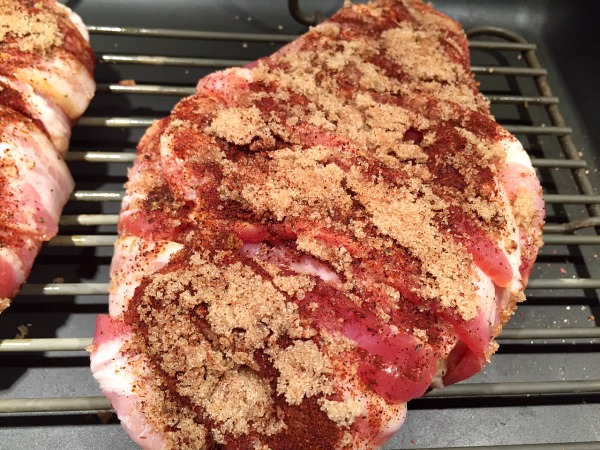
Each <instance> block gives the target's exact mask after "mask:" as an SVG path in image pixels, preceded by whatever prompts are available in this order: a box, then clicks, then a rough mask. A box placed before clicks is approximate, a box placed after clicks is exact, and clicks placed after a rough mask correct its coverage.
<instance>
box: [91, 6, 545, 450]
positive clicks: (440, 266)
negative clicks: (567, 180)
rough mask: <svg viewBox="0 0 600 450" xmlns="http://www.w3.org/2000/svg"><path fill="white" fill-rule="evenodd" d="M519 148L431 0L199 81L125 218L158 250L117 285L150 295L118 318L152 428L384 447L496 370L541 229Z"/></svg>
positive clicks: (148, 165) (166, 124)
mask: <svg viewBox="0 0 600 450" xmlns="http://www.w3.org/2000/svg"><path fill="white" fill-rule="evenodd" d="M512 139H514V138H512V137H510V135H508V134H507V133H506V132H505V131H504V130H503V129H502V128H501V127H500V126H499V125H497V124H496V123H495V122H494V120H493V118H492V117H491V115H490V114H489V111H488V104H487V102H486V101H485V99H484V98H483V96H482V95H481V94H479V93H478V91H477V85H476V83H475V81H474V79H473V76H472V74H471V73H470V70H469V57H468V50H467V45H466V39H465V37H464V34H463V32H462V30H461V28H460V26H459V25H458V24H457V23H455V22H454V21H452V20H451V19H449V18H447V17H446V16H443V15H441V14H439V13H437V12H435V11H433V10H432V9H431V8H430V7H429V6H425V5H423V4H422V3H420V2H418V1H399V0H396V1H394V0H380V1H378V2H374V3H372V4H369V5H347V6H346V7H345V8H343V9H342V10H341V11H340V12H339V13H338V14H336V15H335V16H334V17H332V18H331V19H330V20H329V21H327V22H325V23H324V24H322V25H319V26H317V27H314V28H313V29H311V30H310V31H309V32H308V33H307V34H306V35H304V36H302V37H301V38H300V39H298V40H296V41H294V42H292V43H291V44H289V45H287V46H286V47H284V48H283V49H282V50H280V51H279V52H277V53H275V54H274V55H273V56H271V57H268V58H264V59H262V60H259V61H258V62H256V63H254V64H252V65H251V66H250V67H246V68H235V69H229V70H226V71H222V72H218V73H215V74H212V75H209V76H208V77H206V78H204V79H203V80H200V82H199V84H198V87H197V93H196V94H195V95H193V96H191V97H188V98H186V99H184V100H182V101H181V102H180V103H179V104H178V105H177V106H176V107H175V108H174V110H173V112H172V114H171V115H170V116H169V117H167V118H165V119H162V120H161V121H158V122H156V123H155V124H154V125H153V126H152V127H151V128H150V129H149V130H148V132H147V133H146V135H145V137H144V138H143V139H142V141H141V143H140V145H139V147H138V157H137V160H136V163H135V165H134V168H133V169H132V171H131V174H130V181H129V183H128V185H127V195H126V198H125V199H124V203H123V205H124V206H123V211H122V214H121V219H120V225H119V226H120V228H119V229H120V235H121V240H124V239H134V238H135V239H140V240H142V241H147V242H155V243H160V245H158V244H157V245H155V246H151V247H148V248H152V251H150V250H148V251H145V250H144V249H145V248H146V246H144V245H137V246H134V247H132V248H133V249H134V250H132V251H133V252H138V253H135V256H127V257H124V258H123V257H121V259H119V261H123V263H122V265H121V266H120V267H119V268H118V269H117V268H115V274H116V275H117V276H118V277H119V279H120V280H125V279H127V280H129V281H128V282H132V283H133V284H134V285H135V286H128V287H127V290H126V289H121V290H119V289H115V290H114V291H113V292H116V293H118V292H126V291H127V292H133V291H134V294H133V295H132V296H131V298H126V299H118V300H119V301H120V305H121V308H120V309H118V308H115V311H117V314H116V315H114V320H116V321H118V322H120V323H124V324H125V325H126V326H127V327H128V328H129V329H131V330H132V331H131V336H132V339H131V340H129V341H127V345H126V346H124V347H123V352H124V353H125V354H126V355H128V358H130V361H143V363H139V362H137V363H135V364H134V363H133V362H132V368H131V370H134V371H136V378H137V379H139V380H140V381H139V383H140V386H141V389H138V390H137V391H136V392H138V393H139V396H140V398H142V397H143V398H144V399H145V400H144V401H143V402H141V406H140V408H141V409H142V410H143V415H144V417H145V419H146V421H147V422H148V423H149V424H150V425H149V427H150V428H151V429H152V430H153V431H152V432H153V433H154V434H155V435H156V436H159V439H161V440H162V441H163V442H164V443H165V446H166V447H167V448H197V447H194V445H196V446H203V448H221V447H223V448H231V449H237V448H270V449H273V450H276V449H284V448H298V449H309V448H310V449H332V448H336V449H350V448H355V447H361V448H363V447H364V448H378V447H379V446H381V445H382V444H383V442H384V441H385V440H386V439H387V438H389V437H390V435H391V433H393V432H394V431H395V430H397V429H398V427H399V426H400V424H401V422H402V419H403V417H404V410H405V405H404V402H406V401H408V400H410V399H412V398H415V397H419V396H421V395H422V394H423V393H424V392H425V391H426V390H427V389H428V388H429V386H430V385H431V383H432V382H435V384H436V386H443V385H444V384H449V383H453V382H457V381H460V380H462V379H465V378H467V377H468V376H471V375H473V374H474V373H476V372H477V371H478V370H480V369H481V367H482V365H483V364H485V362H486V360H487V359H488V357H489V355H490V354H491V353H493V351H494V350H495V349H496V343H495V342H494V337H495V336H496V335H497V334H498V332H499V331H500V329H501V327H502V325H503V324H504V323H505V322H506V320H508V318H509V317H510V314H512V311H513V310H514V306H515V303H516V300H517V299H519V298H521V295H522V294H521V291H522V289H523V284H524V279H526V278H527V276H528V272H527V270H524V269H523V267H526V265H527V264H525V263H522V253H521V246H522V245H525V246H526V247H527V248H526V249H524V250H523V254H525V258H528V259H527V261H529V259H530V258H531V257H532V255H533V254H535V252H536V248H535V247H534V244H532V243H533V242H537V239H538V238H539V236H540V233H541V232H540V228H541V222H542V219H541V217H540V211H539V204H538V203H537V196H539V189H538V187H539V184H537V185H536V184H535V183H536V182H537V181H535V177H534V175H533V171H532V170H531V168H530V167H525V168H524V169H520V168H518V171H519V170H520V172H519V176H520V177H521V178H519V180H521V181H522V183H521V181H519V182H520V183H521V184H522V190H525V191H527V192H529V193H530V197H524V198H525V200H520V201H518V200H516V199H515V198H514V195H513V194H514V192H512V191H511V190H509V189H507V183H506V180H508V179H510V176H509V175H507V173H510V172H511V171H512V170H514V167H513V165H514V161H515V160H516V159H515V157H514V155H512V156H511V158H512V159H511V158H509V146H510V145H513V144H512V143H513V140H512ZM511 148H512V147H511ZM511 151H513V152H514V151H517V152H518V151H522V149H521V150H514V149H513V150H511ZM511 164H513V165H511ZM127 236H130V238H127ZM118 248H119V251H125V245H121V246H120V247H118ZM167 248H170V249H171V250H170V251H171V253H169V255H168V256H165V255H164V253H161V252H163V251H164V252H166V249H167ZM163 249H164V250H163ZM156 261H161V264H160V265H159V266H160V268H159V269H157V270H155V271H152V272H148V271H144V270H143V269H141V268H140V267H138V265H149V264H154V265H157V264H156ZM162 262H164V264H162ZM523 264H525V265H523ZM128 268H129V270H130V271H131V272H132V273H135V274H138V276H137V278H135V279H134V278H126V277H125V276H123V275H122V274H123V273H124V271H126V270H127V269H128ZM116 302H117V300H115V303H116ZM120 311H124V313H123V315H120ZM98 348H99V351H101V347H98ZM136 367H137V369H136ZM434 380H435V381H434ZM146 392H147V394H146ZM173 411H177V412H176V413H175V412H173ZM168 414H173V415H168ZM200 443H203V444H200Z"/></svg>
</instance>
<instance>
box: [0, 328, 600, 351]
mask: <svg viewBox="0 0 600 450" xmlns="http://www.w3.org/2000/svg"><path fill="white" fill-rule="evenodd" d="M498 339H499V340H502V341H519V340H550V341H552V343H555V342H554V341H555V340H557V339H560V340H571V339H591V340H593V339H600V328H598V327H587V328H508V329H506V328H505V329H504V330H502V333H500V336H498ZM91 343H92V338H36V339H2V340H0V353H17V352H19V353H27V352H53V351H61V352H62V351H85V350H86V347H88V346H89V345H91ZM569 345H571V344H569Z"/></svg>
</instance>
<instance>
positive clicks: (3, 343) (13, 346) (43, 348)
mask: <svg viewBox="0 0 600 450" xmlns="http://www.w3.org/2000/svg"><path fill="white" fill-rule="evenodd" d="M91 343H92V338H37V339H2V340H0V353H1V352H53V351H60V352H68V351H83V350H85V349H86V347H87V346H89V345H90V344H91Z"/></svg>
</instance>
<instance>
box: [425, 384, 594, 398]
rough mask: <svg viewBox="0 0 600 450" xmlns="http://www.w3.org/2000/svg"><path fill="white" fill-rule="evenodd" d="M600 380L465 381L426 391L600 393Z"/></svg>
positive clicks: (477, 394) (436, 394)
mask: <svg viewBox="0 0 600 450" xmlns="http://www.w3.org/2000/svg"><path fill="white" fill-rule="evenodd" d="M599 392H600V380H577V381H567V380H564V381H522V382H515V381H513V382H510V383H464V384H461V383H459V384H453V385H452V386H448V387H445V388H444V389H442V390H438V389H434V390H432V391H429V392H428V393H426V394H425V395H424V396H423V397H426V398H449V397H481V396H490V397H496V396H499V397H505V396H513V395H520V396H523V395H524V396H527V397H529V396H532V395H556V394H561V395H567V394H585V393H599Z"/></svg>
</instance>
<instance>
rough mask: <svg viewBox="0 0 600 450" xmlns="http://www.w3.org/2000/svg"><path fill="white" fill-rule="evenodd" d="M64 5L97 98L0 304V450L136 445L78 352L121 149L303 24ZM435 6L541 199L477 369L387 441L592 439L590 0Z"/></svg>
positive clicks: (596, 137) (89, 318)
mask: <svg viewBox="0 0 600 450" xmlns="http://www.w3.org/2000/svg"><path fill="white" fill-rule="evenodd" d="M65 3H66V4H67V5H68V6H70V7H71V8H73V9H74V10H75V11H77V12H78V13H79V14H80V15H81V16H82V17H83V19H84V20H85V22H86V23H87V24H88V26H89V29H90V33H91V41H92V45H93V47H94V49H95V51H96V53H97V57H98V61H99V65H98V69H97V71H96V80H97V83H98V94H97V96H96V98H95V99H94V100H93V102H92V104H91V106H90V108H89V110H88V112H87V113H86V114H85V116H84V117H83V118H82V119H81V121H80V123H79V125H78V126H77V127H76V129H75V130H74V134H73V140H72V146H71V151H70V154H69V155H68V161H69V165H70V168H71V170H72V172H73V174H74V177H75V179H76V182H77V184H76V188H75V192H74V194H73V196H72V199H71V201H70V202H69V204H68V205H67V207H66V209H65V211H64V214H63V216H62V219H61V229H60V235H59V236H58V237H56V238H55V239H53V240H52V241H51V242H50V243H48V245H46V246H45V247H44V249H43V250H42V252H41V254H40V256H39V258H38V259H37V262H36V264H35V266H34V269H33V272H32V275H31V277H30V279H29V280H28V283H27V284H26V285H25V286H24V287H23V289H22V293H21V294H20V295H19V296H18V297H17V298H16V299H15V301H14V302H13V305H12V306H11V307H10V308H9V309H8V310H7V311H6V312H5V313H4V314H2V315H0V449H1V450H15V449H22V448H25V449H76V450H79V449H81V450H86V449H106V448H110V449H115V450H117V449H124V450H125V449H135V448H137V447H136V445H135V444H133V443H132V442H131V441H130V440H129V439H128V438H127V436H126V435H125V433H124V432H123V431H122V429H121V428H120V425H119V423H118V420H117V419H116V417H115V416H114V414H112V413H111V412H110V404H109V403H108V401H107V400H106V399H105V398H104V397H103V396H102V393H101V392H100V390H99V389H98V387H97V385H96V383H95V381H94V380H93V378H92V376H91V374H90V370H89V366H88V363H89V360H88V356H87V353H86V352H85V350H84V348H85V346H86V345H87V344H88V343H89V342H90V340H91V337H92V335H93V333H94V320H95V318H96V316H97V314H99V313H104V312H106V311H107V295H106V291H107V283H108V268H109V264H110V258H111V255H112V243H113V242H114V240H115V235H116V226H115V224H116V220H117V213H118V210H119V201H120V199H121V196H122V192H123V183H124V182H125V180H126V170H127V167H128V166H129V165H130V164H131V162H132V161H133V158H134V152H135V145H136V143H137V141H138V139H139V138H140V137H141V135H142V133H143V131H144V129H145V128H146V127H147V126H148V125H149V124H150V123H151V121H152V120H154V119H156V118H159V117H162V116H164V115H166V114H167V113H168V112H169V111H170V109H171V107H172V106H173V105H174V104H175V102H177V101H178V99H180V98H181V97H182V96H184V95H187V94H189V93H191V92H192V90H193V87H194V85H195V83H196V81H197V79H198V78H200V77H201V76H203V75H205V74H207V73H209V72H211V71H213V70H215V69H219V68H223V67H228V66H231V65H239V64H244V63H245V62H247V61H251V60H254V59H256V58H257V57H260V56H263V55H266V54H269V53H271V52H273V51H274V50H276V49H277V48H278V47H280V46H281V45H283V44H284V43H285V42H287V41H288V40H290V39H292V38H293V37H294V36H296V35H298V34H299V33H302V32H303V31H305V30H306V26H305V25H302V24H300V23H298V22H297V21H296V20H295V19H294V18H293V17H292V15H291V14H290V12H289V10H288V4H287V2H285V1H284V0H260V1H259V0H256V1H250V0H170V1H166V0H162V1H157V0H130V1H125V0H72V1H66V2H65ZM298 3H299V5H298V6H299V9H300V13H301V14H304V15H305V16H314V15H315V12H316V11H317V10H319V11H320V12H321V13H322V15H323V16H325V17H326V16H328V15H330V14H331V13H332V12H333V11H335V10H336V9H337V8H339V7H340V6H341V3H342V2H341V0H337V1H333V0H322V1H316V0H311V1H309V0H300V1H299V2H298ZM433 3H434V5H435V6H436V7H438V8H439V9H440V10H442V11H444V12H447V13H448V14H450V15H452V16H453V17H455V18H456V19H457V20H459V21H460V22H461V23H462V24H463V25H464V26H465V28H467V29H468V30H470V32H469V36H470V45H471V53H472V64H473V70H474V71H475V73H476V74H477V78H478V79H479V81H480V82H481V90H482V91H483V92H484V94H485V95H487V96H488V98H489V99H490V101H491V103H492V111H493V113H494V114H495V115H496V117H497V119H498V121H499V122H500V123H502V124H503V125H505V126H506V127H507V128H508V129H509V130H511V131H513V132H514V133H515V134H516V135H517V137H518V138H519V139H520V140H521V142H522V143H523V145H524V146H525V148H526V149H527V151H528V152H529V154H530V155H531V157H532V158H533V163H534V165H535V166H536V167H537V169H538V172H539V175H540V177H541V180H542V184H543V188H544V194H545V198H546V201H547V215H548V220H547V225H546V228H545V232H544V238H545V241H546V246H545V247H544V248H543V250H542V252H541V255H540V257H539V260H538V262H537V263H536V265H535V267H534V270H533V274H532V277H531V278H532V279H531V283H530V285H529V288H528V289H527V296H528V301H527V302H526V303H524V304H522V305H521V306H519V308H518V310H517V312H516V314H515V315H514V317H513V318H512V319H511V321H510V322H509V324H508V326H507V327H506V328H505V330H504V331H503V332H502V335H501V339H500V344H501V347H500V350H499V352H498V353H497V354H496V355H495V356H494V358H493V360H492V362H491V364H489V365H488V366H487V367H486V368H485V370H484V371H483V372H482V373H480V374H479V375H477V376H475V377H473V378H472V379H470V380H467V381H465V382H463V383H461V384H459V385H456V386H452V387H449V388H448V389H446V390H444V391H442V392H437V391H432V392H430V393H429V394H427V395H426V396H425V398H422V399H418V400H414V401H412V402H410V404H409V414H408V418H407V420H406V423H405V425H404V427H403V428H402V429H401V431H400V432H399V433H398V434H397V435H396V436H395V437H394V438H393V439H392V440H391V442H390V443H389V444H388V446H387V447H386V448H387V449H424V448H471V449H473V448H476V449H521V448H524V449H550V450H552V449H579V450H582V449H600V303H599V293H600V245H599V244H600V236H598V231H600V195H599V192H598V186H600V176H599V174H598V157H599V156H600V119H599V116H600V109H599V108H598V106H597V105H598V102H599V101H600V31H599V30H600V28H599V27H598V26H597V25H596V24H595V20H596V18H597V17H599V16H600V2H598V1H594V0H587V1H586V0H580V1H577V2H566V1H558V0H546V1H544V0H532V1H526V0H525V1H516V0H515V1H512V0H497V1H496V0H487V1H486V0H480V1H467V0H439V1H434V2H433ZM123 80H135V85H134V86H131V85H129V84H131V83H122V81H123ZM23 335H25V338H24V339H16V337H17V336H18V337H22V336H23ZM290 450H293V449H290Z"/></svg>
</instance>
